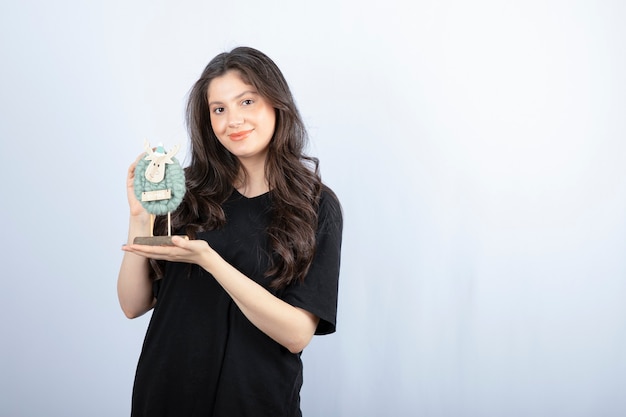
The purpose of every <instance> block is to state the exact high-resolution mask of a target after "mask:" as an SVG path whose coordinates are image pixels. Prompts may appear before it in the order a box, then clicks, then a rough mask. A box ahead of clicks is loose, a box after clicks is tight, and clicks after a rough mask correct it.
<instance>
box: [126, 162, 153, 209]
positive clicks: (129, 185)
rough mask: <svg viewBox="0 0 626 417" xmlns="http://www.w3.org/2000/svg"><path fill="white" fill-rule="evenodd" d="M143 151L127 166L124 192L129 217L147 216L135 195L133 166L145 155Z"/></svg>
mask: <svg viewBox="0 0 626 417" xmlns="http://www.w3.org/2000/svg"><path fill="white" fill-rule="evenodd" d="M145 155H146V154H145V152H144V153H142V154H141V155H139V156H138V157H137V159H135V162H133V163H132V164H131V165H130V167H129V168H128V174H127V175H126V194H127V197H128V205H129V207H130V215H131V217H143V216H145V217H148V216H149V214H148V212H147V211H146V209H145V208H144V207H143V206H142V205H141V202H140V201H139V200H138V199H137V196H136V195H135V167H137V163H138V162H139V161H140V160H141V158H143V157H144V156H145Z"/></svg>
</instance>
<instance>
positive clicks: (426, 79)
mask: <svg viewBox="0 0 626 417" xmlns="http://www.w3.org/2000/svg"><path fill="white" fill-rule="evenodd" d="M625 19H626V6H625V3H624V2H619V1H594V0H589V1H546V0H543V1H532V0H531V1H508V2H507V1H495V0H494V1H484V0H483V1H472V2H466V1H454V0H440V1H434V0H433V1H414V2H413V1H401V0H389V1H381V2H368V1H363V0H359V1H357V0H344V1H317V2H307V3H304V2H302V3H297V2H289V1H252V0H250V1H228V2H201V1H192V0H183V1H181V0H176V1H173V0H161V1H147V0H143V1H121V0H107V1H102V0H98V1H91V2H84V1H78V0H60V1H54V2H52V1H43V0H26V1H19V2H17V1H4V2H3V3H2V5H1V6H0V139H1V140H2V144H1V145H2V154H3V156H2V164H0V174H1V175H2V179H3V181H4V183H3V184H2V186H1V187H0V195H1V197H0V199H1V202H2V203H1V204H0V207H1V208H2V220H3V223H2V227H1V228H0V230H2V233H1V236H2V251H1V252H0V257H1V258H0V260H1V265H2V267H1V269H0V277H1V281H0V285H1V288H0V334H1V336H0V337H1V344H0V349H1V355H0V415H1V416H7V417H19V416H65V417H68V416H81V417H82V416H90V417H97V416H103V417H104V416H107V417H109V416H124V415H128V413H129V410H130V395H131V389H132V381H133V376H134V371H135V365H136V361H137V358H138V355H139V352H140V348H141V343H142V340H143V336H144V332H145V329H146V326H147V323H148V319H149V314H148V315H146V316H144V317H142V318H140V319H137V320H134V321H129V320H127V319H125V318H124V316H123V314H122V312H121V310H120V309H119V306H118V302H117V298H116V292H115V281H116V277H117V271H118V267H119V262H120V260H121V257H122V252H121V250H120V246H121V244H122V243H123V242H124V241H125V238H126V228H127V205H126V201H125V191H124V179H125V173H126V169H127V166H128V165H129V164H130V162H131V161H132V160H133V159H134V158H135V156H136V155H137V154H139V153H140V152H141V151H142V147H143V141H144V139H149V140H150V141H152V142H159V141H162V142H164V143H165V144H166V146H173V145H174V144H176V143H181V144H182V145H183V148H187V147H188V140H187V136H186V131H185V127H184V122H183V115H184V106H185V101H186V96H187V93H188V91H189V89H190V87H191V86H192V84H193V83H194V81H195V80H196V78H197V77H198V76H199V74H200V72H201V71H202V69H203V68H204V66H205V65H206V63H207V62H208V61H209V60H210V59H211V58H212V57H213V56H214V55H216V54H217V53H219V52H222V51H224V50H229V49H231V48H233V47H235V46H239V45H248V46H253V47H256V48H258V49H260V50H262V51H263V52H265V53H267V54H268V55H269V56H270V57H272V58H273V59H274V60H275V61H276V63H277V64H278V65H279V67H280V68H281V69H282V70H283V72H284V74H285V76H286V78H287V80H288V81H289V83H290V85H291V87H292V90H293V93H294V95H295V97H296V100H297V103H298V105H299V108H300V111H301V112H302V114H303V116H304V119H305V122H306V124H307V126H308V128H309V133H310V136H311V145H310V148H309V151H310V153H311V154H313V155H315V156H318V157H319V158H320V159H321V170H322V175H323V179H324V180H325V182H326V183H327V184H328V185H330V186H331V187H332V188H333V189H334V190H335V191H336V192H337V194H338V195H339V197H340V199H341V202H342V204H343V207H344V215H345V230H344V250H343V260H342V261H343V262H342V275H341V285H340V305H339V317H338V320H339V321H338V332H337V333H336V334H335V335H332V336H325V337H318V338H315V339H314V340H313V342H312V343H311V345H310V346H309V347H308V348H307V349H306V351H305V353H304V355H303V358H304V362H305V385H304V388H303V391H302V398H303V405H302V407H303V411H304V413H305V416H309V417H313V416H324V417H332V416H343V417H353V416H359V417H368V416H427V417H439V416H446V417H466V416H467V417H470V416H472V417H474V416H476V417H488V416H494V417H496V416H498V417H500V416H533V417H537V416H546V417H554V416H568V417H569V416H594V417H596V416H602V417H612V416H623V415H626V395H624V393H625V392H626V307H625V302H624V299H625V298H626V256H625V250H626V220H625V213H626V176H625V174H626V143H625V138H626V117H625V114H626V82H625V80H626V77H625V76H624V74H626V53H625V51H626V49H625V47H626V31H625V29H624V21H625ZM186 154H187V151H185V152H184V153H183V155H182V158H183V159H184V157H185V155H186Z"/></svg>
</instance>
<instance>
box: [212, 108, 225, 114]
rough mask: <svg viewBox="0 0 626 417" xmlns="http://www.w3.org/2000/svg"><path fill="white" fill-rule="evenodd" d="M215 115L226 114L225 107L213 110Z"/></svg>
mask: <svg viewBox="0 0 626 417" xmlns="http://www.w3.org/2000/svg"><path fill="white" fill-rule="evenodd" d="M213 113H215V114H220V113H224V107H216V108H214V109H213Z"/></svg>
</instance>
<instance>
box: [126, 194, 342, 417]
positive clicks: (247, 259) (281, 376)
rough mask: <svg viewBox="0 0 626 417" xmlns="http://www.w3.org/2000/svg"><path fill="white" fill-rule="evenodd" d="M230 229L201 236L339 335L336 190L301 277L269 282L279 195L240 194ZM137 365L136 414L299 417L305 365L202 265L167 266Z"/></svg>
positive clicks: (227, 208)
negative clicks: (271, 228) (277, 284)
mask: <svg viewBox="0 0 626 417" xmlns="http://www.w3.org/2000/svg"><path fill="white" fill-rule="evenodd" d="M223 208H224V212H225V214H226V225H225V226H224V227H222V228H220V229H217V230H212V231H208V232H202V233H199V234H198V236H197V238H198V239H204V240H206V241H207V242H208V243H209V245H211V247H212V248H213V249H215V250H216V251H217V252H218V253H219V254H220V255H221V256H222V257H223V258H224V260H226V261H227V262H228V263H230V264H231V265H233V266H234V267H235V268H237V269H238V270H239V271H241V272H242V273H243V274H244V275H246V276H247V277H249V278H250V279H253V280H254V281H256V282H257V283H259V284H260V285H262V286H263V287H265V288H266V289H268V290H269V291H271V292H272V293H273V294H275V295H276V296H278V297H279V298H281V299H282V300H284V301H286V302H288V303H290V304H292V305H294V306H296V307H301V308H303V309H305V310H307V311H309V312H311V313H313V314H315V315H317V316H318V317H319V318H320V322H319V325H318V327H317V330H316V334H328V333H332V332H334V331H335V318H336V313H337V286H338V278H339V262H340V250H341V233H342V215H341V209H340V206H339V202H338V201H337V200H336V199H335V197H334V196H333V194H331V193H329V192H327V191H324V192H323V193H322V198H321V201H320V208H319V222H318V230H317V234H316V253H315V257H314V261H313V264H312V266H311V269H310V271H309V273H308V274H307V276H306V278H305V280H304V282H303V283H300V282H297V283H293V284H291V285H289V286H288V287H286V288H285V289H283V290H280V291H278V292H277V291H275V290H272V289H270V288H269V283H270V280H271V279H270V278H266V277H264V272H265V271H266V270H267V267H268V262H269V253H270V251H271V249H270V246H269V244H268V237H267V234H266V228H267V225H268V223H269V220H270V210H271V192H270V193H266V194H263V195H261V196H258V197H254V198H247V197H244V196H242V195H241V194H240V193H238V192H237V191H233V194H232V195H231V197H230V198H229V199H228V200H227V201H226V202H225V203H224V205H223ZM155 294H156V297H157V302H156V305H155V307H154V311H153V313H152V318H151V320H150V324H149V326H148V330H147V333H146V337H145V340H144V345H143V349H142V352H141V356H140V358H139V363H138V365H137V373H136V376H135V385H134V389H133V402H132V416H135V417H139V416H150V417H165V416H172V417H187V416H212V417H232V416H237V417H244V416H254V417H262V416H272V417H279V416H289V417H292V416H300V415H301V412H300V387H301V386H302V362H301V359H300V354H292V353H291V352H289V351H288V350H287V349H286V348H284V347H283V346H281V345H280V344H278V343H276V342H275V341H273V340H272V339H271V338H270V337H269V336H267V335H266V334H264V333H263V332H261V331H260V330H259V329H257V328H256V327H255V326H254V325H253V324H252V323H251V322H250V321H248V319H247V318H246V317H245V316H244V315H243V314H242V313H241V311H240V310H239V308H238V307H237V305H236V304H235V303H234V302H233V301H232V299H231V298H230V296H229V295H228V294H227V293H226V292H225V291H224V289H223V288H222V287H221V286H220V285H219V284H218V283H217V281H216V280H215V279H214V278H213V277H212V276H211V274H209V273H208V272H206V271H205V270H204V269H202V268H200V267H199V266H197V265H190V264H183V263H167V264H166V268H165V276H164V278H163V279H162V280H159V281H156V283H155Z"/></svg>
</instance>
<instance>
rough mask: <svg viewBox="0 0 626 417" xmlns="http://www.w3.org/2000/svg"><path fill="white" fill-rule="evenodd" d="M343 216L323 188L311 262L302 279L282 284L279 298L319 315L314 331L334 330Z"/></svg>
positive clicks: (332, 195)
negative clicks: (284, 286) (284, 285)
mask: <svg viewBox="0 0 626 417" xmlns="http://www.w3.org/2000/svg"><path fill="white" fill-rule="evenodd" d="M342 231H343V217H342V212H341V205H340V204H339V200H338V199H337V197H336V196H335V194H334V193H333V192H332V191H331V190H330V189H328V188H325V190H324V191H323V192H322V196H321V200H320V206H319V215H318V228H317V233H316V247H315V255H314V257H313V263H312V264H311V268H310V269H309V272H308V274H307V275H306V277H305V278H304V281H302V282H295V283H293V284H290V285H289V286H288V287H287V288H285V290H284V293H283V294H282V296H281V298H282V299H283V300H284V301H286V302H288V303H289V304H291V305H293V306H295V307H300V308H302V309H304V310H306V311H308V312H310V313H313V314H315V315H316V316H318V317H319V318H320V322H319V324H318V326H317V329H316V331H315V334H317V335H324V334H330V333H334V332H335V329H336V319H337V295H338V287H339V268H340V262H341V238H342Z"/></svg>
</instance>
